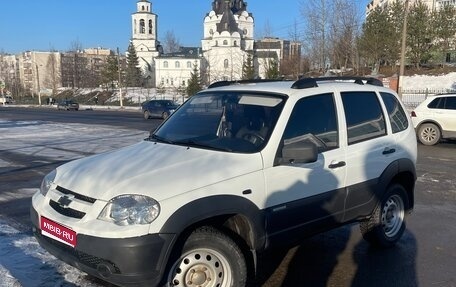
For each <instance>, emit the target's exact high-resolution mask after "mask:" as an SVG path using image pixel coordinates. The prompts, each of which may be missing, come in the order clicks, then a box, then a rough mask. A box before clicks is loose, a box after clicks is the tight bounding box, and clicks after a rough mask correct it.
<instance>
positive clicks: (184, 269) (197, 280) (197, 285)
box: [169, 248, 233, 287]
mask: <svg viewBox="0 0 456 287" xmlns="http://www.w3.org/2000/svg"><path fill="white" fill-rule="evenodd" d="M171 270H172V272H171V273H170V277H169V286H182V287H224V286H231V285H232V282H233V280H232V270H231V267H230V264H229V263H228V260H227V259H226V258H225V256H223V255H222V254H221V253H219V252H217V251H215V250H212V249H206V248H201V249H195V250H192V251H190V252H188V253H186V254H185V255H183V256H182V257H181V258H180V259H179V260H178V261H177V262H176V263H175V264H174V266H173V268H172V269H171Z"/></svg>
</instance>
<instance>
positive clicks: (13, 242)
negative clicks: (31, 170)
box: [0, 119, 148, 287]
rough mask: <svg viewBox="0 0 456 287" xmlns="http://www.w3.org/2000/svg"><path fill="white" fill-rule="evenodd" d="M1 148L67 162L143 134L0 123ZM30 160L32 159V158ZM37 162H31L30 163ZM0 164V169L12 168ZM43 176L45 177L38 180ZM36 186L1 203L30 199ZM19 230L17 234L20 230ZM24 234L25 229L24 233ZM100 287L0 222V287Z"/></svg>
mask: <svg viewBox="0 0 456 287" xmlns="http://www.w3.org/2000/svg"><path fill="white" fill-rule="evenodd" d="M0 132H1V137H0V148H1V149H2V151H5V152H8V151H9V152H14V153H20V154H24V155H30V156H35V157H39V161H40V162H47V161H56V160H57V161H59V160H64V161H66V160H72V159H76V158H80V157H84V156H87V155H90V154H95V153H102V152H106V151H109V150H113V149H117V148H120V147H123V146H127V145H130V144H134V143H136V142H138V141H141V140H142V139H144V138H145V137H146V136H147V135H148V133H147V132H144V131H139V130H128V129H122V128H113V127H109V126H104V125H85V124H74V123H70V124H65V125H61V124H56V123H52V122H40V121H7V120H1V119H0ZM31 158H33V157H31ZM35 160H36V158H35ZM12 167H14V166H13V165H12V164H11V163H9V162H7V161H5V160H2V159H0V168H12ZM43 176H44V175H43ZM37 190H38V189H37V187H36V186H30V188H25V189H21V190H13V191H10V192H5V193H2V196H1V197H0V202H2V201H7V200H10V199H11V198H13V197H14V198H18V196H27V197H31V196H32V194H33V193H35V192H36V191H37ZM21 230H22V229H21ZM24 230H27V228H24ZM57 286H59V287H61V286H62V287H70V286H71V287H74V286H83V287H92V286H100V285H99V284H97V283H94V281H93V280H90V278H89V277H87V275H86V274H85V273H82V272H80V271H79V270H77V269H75V268H73V267H71V266H69V265H67V264H64V263H63V262H61V261H59V260H58V259H56V258H55V257H53V256H52V255H50V254H49V253H47V252H46V251H45V250H43V249H42V248H41V247H40V246H39V245H38V243H37V242H36V240H35V239H34V237H33V236H32V235H31V232H30V231H28V232H26V231H20V230H18V229H16V228H14V227H12V225H11V224H9V223H8V222H7V221H6V219H2V218H0V287H57Z"/></svg>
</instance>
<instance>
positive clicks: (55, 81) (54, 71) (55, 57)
mask: <svg viewBox="0 0 456 287" xmlns="http://www.w3.org/2000/svg"><path fill="white" fill-rule="evenodd" d="M59 57H60V54H59V53H58V52H57V51H56V50H55V49H51V53H50V54H49V57H48V60H47V63H46V70H47V76H46V79H45V81H46V84H47V85H48V86H50V87H51V88H52V95H56V94H57V88H58V87H59V86H60V83H61V81H60V80H61V78H60V75H61V74H60V68H59V61H60V59H59Z"/></svg>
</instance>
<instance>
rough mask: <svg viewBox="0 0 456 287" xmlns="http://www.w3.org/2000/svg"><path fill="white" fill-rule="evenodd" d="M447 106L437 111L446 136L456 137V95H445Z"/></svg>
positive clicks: (437, 116)
mask: <svg viewBox="0 0 456 287" xmlns="http://www.w3.org/2000/svg"><path fill="white" fill-rule="evenodd" d="M444 99H445V107H444V109H442V110H438V111H436V118H437V119H438V121H439V122H440V123H441V125H442V130H443V132H444V133H445V136H446V137H456V96H448V97H445V98H444Z"/></svg>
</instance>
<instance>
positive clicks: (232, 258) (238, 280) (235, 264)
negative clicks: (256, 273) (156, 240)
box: [165, 226, 247, 287]
mask: <svg viewBox="0 0 456 287" xmlns="http://www.w3.org/2000/svg"><path fill="white" fill-rule="evenodd" d="M179 250H180V251H179V252H176V253H177V254H176V253H175V255H174V256H172V257H171V261H170V262H171V263H172V265H170V266H171V268H169V271H168V274H167V276H166V279H165V280H166V281H167V283H166V284H165V286H169V287H171V286H183V287H184V286H188V287H190V286H232V287H238V286H239V287H240V286H245V284H246V282H247V266H246V262H245V258H244V255H243V253H242V251H241V249H240V248H239V247H238V246H237V244H236V243H235V242H234V241H233V240H232V239H231V238H230V237H228V236H227V235H225V234H224V233H222V232H220V231H219V230H217V229H215V228H212V227H208V226H205V227H201V228H198V229H196V230H195V231H193V232H192V233H191V234H190V236H189V237H188V238H187V240H186V241H185V243H184V244H183V246H182V248H179Z"/></svg>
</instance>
